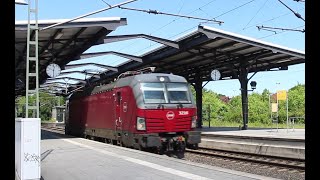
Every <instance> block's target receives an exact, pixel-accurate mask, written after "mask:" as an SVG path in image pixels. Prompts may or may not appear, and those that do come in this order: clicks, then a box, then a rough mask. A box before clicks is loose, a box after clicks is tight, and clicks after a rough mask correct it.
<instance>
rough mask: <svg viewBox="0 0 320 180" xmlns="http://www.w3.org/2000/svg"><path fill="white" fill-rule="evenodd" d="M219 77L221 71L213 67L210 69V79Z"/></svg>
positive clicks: (215, 79)
mask: <svg viewBox="0 0 320 180" xmlns="http://www.w3.org/2000/svg"><path fill="white" fill-rule="evenodd" d="M220 77H221V73H220V71H219V70H217V69H214V70H212V71H211V79H212V80H214V81H217V80H219V79H220Z"/></svg>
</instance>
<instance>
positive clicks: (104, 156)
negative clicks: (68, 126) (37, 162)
mask: <svg viewBox="0 0 320 180" xmlns="http://www.w3.org/2000/svg"><path fill="white" fill-rule="evenodd" d="M41 135H42V140H41V176H42V179H43V180H65V179H68V180H88V179H89V180H98V179H101V180H106V179H112V180H118V179H119V180H129V179H130V180H131V179H134V180H136V179H141V180H142V179H143V180H145V179H151V180H163V179H176V180H180V179H192V180H198V179H199V180H200V179H201V180H209V179H215V180H218V179H221V180H236V179H237V180H245V179H264V180H265V179H273V178H268V177H264V176H259V175H254V174H249V173H244V172H239V171H234V170H228V169H224V168H219V167H214V166H208V165H202V164H198V163H193V162H188V161H185V160H183V159H176V158H173V157H168V156H166V155H157V154H151V153H148V152H143V151H138V150H134V149H129V148H123V147H119V146H114V145H109V144H105V143H101V142H96V141H92V140H87V139H83V138H75V137H70V136H64V135H59V134H54V133H51V132H47V131H44V130H42V134H41Z"/></svg>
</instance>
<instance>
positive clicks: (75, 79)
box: [46, 77, 87, 84]
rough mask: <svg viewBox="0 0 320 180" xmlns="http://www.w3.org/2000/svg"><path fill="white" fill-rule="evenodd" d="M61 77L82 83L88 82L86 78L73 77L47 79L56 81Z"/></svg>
mask: <svg viewBox="0 0 320 180" xmlns="http://www.w3.org/2000/svg"><path fill="white" fill-rule="evenodd" d="M59 79H63V80H65V79H68V80H74V81H80V82H82V83H86V82H87V81H86V80H83V79H79V78H72V77H59V78H52V79H51V78H50V79H47V81H55V80H59ZM47 81H46V82H47ZM66 84H67V83H66Z"/></svg>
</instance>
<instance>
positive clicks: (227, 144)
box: [198, 127, 305, 159]
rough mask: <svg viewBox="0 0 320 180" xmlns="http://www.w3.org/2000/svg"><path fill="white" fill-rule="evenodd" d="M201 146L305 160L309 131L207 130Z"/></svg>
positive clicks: (270, 129) (263, 129)
mask: <svg viewBox="0 0 320 180" xmlns="http://www.w3.org/2000/svg"><path fill="white" fill-rule="evenodd" d="M198 130H199V131H201V136H202V138H201V143H200V144H199V146H200V147H207V148H214V149H219V150H228V151H237V152H245V153H252V154H261V155H269V156H278V157H287V158H296V159H305V129H275V128H248V130H239V129H238V128H236V127H211V128H208V127H203V128H201V129H198Z"/></svg>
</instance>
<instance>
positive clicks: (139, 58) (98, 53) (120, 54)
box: [76, 51, 142, 62]
mask: <svg viewBox="0 0 320 180" xmlns="http://www.w3.org/2000/svg"><path fill="white" fill-rule="evenodd" d="M107 54H113V55H116V56H120V57H123V58H126V59H131V60H134V61H138V62H142V58H141V57H139V56H133V55H130V54H124V53H120V52H115V51H105V52H95V53H86V54H82V55H80V57H79V58H78V59H86V58H92V57H97V56H103V55H107ZM76 60H77V59H76Z"/></svg>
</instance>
